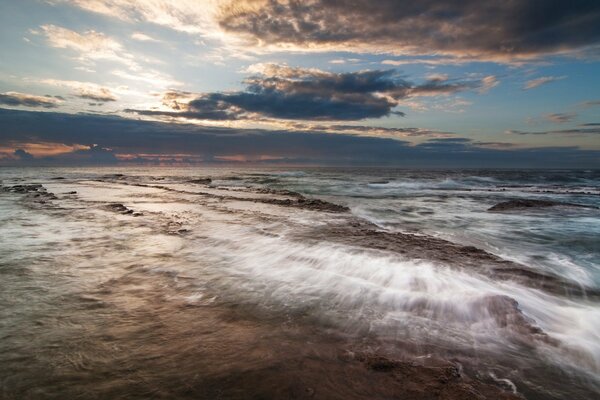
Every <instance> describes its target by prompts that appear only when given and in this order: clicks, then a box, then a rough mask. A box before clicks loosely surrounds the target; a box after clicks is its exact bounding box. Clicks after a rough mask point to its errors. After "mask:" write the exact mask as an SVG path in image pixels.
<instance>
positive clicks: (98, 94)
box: [38, 79, 118, 103]
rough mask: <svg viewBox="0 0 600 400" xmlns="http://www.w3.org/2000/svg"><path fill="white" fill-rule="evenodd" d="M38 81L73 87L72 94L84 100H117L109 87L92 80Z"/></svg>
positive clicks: (103, 101)
mask: <svg viewBox="0 0 600 400" xmlns="http://www.w3.org/2000/svg"><path fill="white" fill-rule="evenodd" d="M38 82H39V83H43V84H45V85H51V86H58V87H67V88H70V89H73V95H75V96H77V97H79V98H82V99H86V100H94V101H96V102H102V103H105V102H109V101H117V100H118V97H117V96H116V95H115V94H114V93H113V91H112V90H111V89H110V88H107V87H104V86H100V85H98V84H96V83H92V82H80V81H65V80H58V79H40V80H39V81H38Z"/></svg>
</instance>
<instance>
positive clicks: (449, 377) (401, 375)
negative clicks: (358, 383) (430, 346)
mask: <svg viewBox="0 0 600 400" xmlns="http://www.w3.org/2000/svg"><path fill="white" fill-rule="evenodd" d="M356 359H357V360H358V361H360V362H362V363H363V364H364V365H365V367H366V368H367V369H369V370H372V371H375V372H378V373H380V374H381V375H386V376H387V377H389V379H390V381H391V382H390V383H389V385H390V389H391V393H390V395H391V396H393V397H392V398H407V399H408V398H410V399H449V400H450V399H523V397H521V396H519V395H516V394H513V393H510V392H507V391H505V390H503V389H501V388H499V387H496V386H494V385H489V384H486V383H483V382H480V381H475V380H473V379H471V378H469V377H468V376H466V375H464V374H462V373H461V372H460V368H459V367H458V366H456V365H454V364H451V363H447V362H441V363H440V364H441V365H439V366H425V365H419V364H415V363H414V362H408V361H399V360H394V359H390V358H387V357H385V356H381V355H377V354H358V355H357V356H356Z"/></svg>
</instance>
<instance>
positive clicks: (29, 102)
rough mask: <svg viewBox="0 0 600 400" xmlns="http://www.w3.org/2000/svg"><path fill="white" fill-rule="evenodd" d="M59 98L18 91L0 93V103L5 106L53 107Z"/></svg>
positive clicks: (56, 105)
mask: <svg viewBox="0 0 600 400" xmlns="http://www.w3.org/2000/svg"><path fill="white" fill-rule="evenodd" d="M60 103H61V99H60V98H57V97H52V96H37V95H33V94H26V93H19V92H5V93H0V104H4V105H7V106H22V107H43V108H55V107H58V105H59V104H60Z"/></svg>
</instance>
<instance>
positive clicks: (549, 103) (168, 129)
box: [0, 0, 600, 168]
mask: <svg viewBox="0 0 600 400" xmlns="http://www.w3.org/2000/svg"><path fill="white" fill-rule="evenodd" d="M0 51H1V54H2V57H0V165H27V164H35V165H43V164H50V165H54V164H56V165H59V164H81V165H83V164H115V163H150V164H181V163H183V164H191V163H253V164H255V163H269V164H278V163H288V164H333V165H352V164H355V165H356V164H365V165H378V164H381V165H398V166H406V167H448V166H452V167H455V166H456V167H551V168H563V167H564V168H570V167H584V168H591V167H600V2H598V1H596V0H570V1H568V2H561V1H550V0H529V1H525V0H497V1H496V0H489V1H479V0H449V1H441V0H422V1H414V0H413V1H403V0H379V1H377V2H374V1H371V0H352V1H350V0H348V1H343V0H304V1H299V0H298V1H296V0H243V1H242V0H236V1H232V0H0Z"/></svg>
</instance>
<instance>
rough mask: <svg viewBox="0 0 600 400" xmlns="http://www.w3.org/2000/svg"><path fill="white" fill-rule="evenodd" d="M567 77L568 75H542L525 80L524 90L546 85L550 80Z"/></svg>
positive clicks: (554, 80)
mask: <svg viewBox="0 0 600 400" xmlns="http://www.w3.org/2000/svg"><path fill="white" fill-rule="evenodd" d="M565 78H566V76H542V77H540V78H536V79H532V80H529V81H527V82H525V85H524V86H523V90H529V89H534V88H536V87H539V86H542V85H546V84H548V83H550V82H556V81H559V80H561V79H565Z"/></svg>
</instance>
